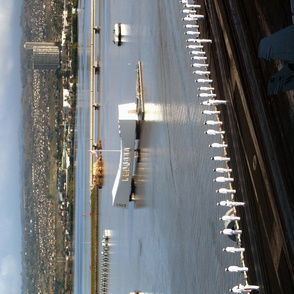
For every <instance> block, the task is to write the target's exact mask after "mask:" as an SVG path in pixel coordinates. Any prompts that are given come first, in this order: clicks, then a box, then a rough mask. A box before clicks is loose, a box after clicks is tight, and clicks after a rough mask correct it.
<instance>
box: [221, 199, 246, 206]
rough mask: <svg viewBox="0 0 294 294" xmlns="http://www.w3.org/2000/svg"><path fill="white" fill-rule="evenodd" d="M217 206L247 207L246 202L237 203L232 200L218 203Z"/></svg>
mask: <svg viewBox="0 0 294 294" xmlns="http://www.w3.org/2000/svg"><path fill="white" fill-rule="evenodd" d="M216 205H220V206H229V207H236V206H245V202H236V201H230V200H223V201H220V202H218V203H217V204H216Z"/></svg>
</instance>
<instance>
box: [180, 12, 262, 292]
mask: <svg viewBox="0 0 294 294" xmlns="http://www.w3.org/2000/svg"><path fill="white" fill-rule="evenodd" d="M182 12H185V13H190V12H192V11H189V10H184V11H182ZM185 34H186V35H200V33H199V32H192V31H188V32H186V33H185ZM187 42H198V43H200V42H201V41H200V40H199V39H188V40H187ZM202 42H211V40H202ZM187 47H188V46H187ZM190 54H195V55H202V54H205V52H203V51H192V52H190ZM191 59H192V60H206V59H207V58H206V57H204V58H200V57H198V56H194V57H192V58H191ZM206 66H208V64H198V63H194V64H193V65H191V67H206ZM193 73H195V74H198V75H209V74H210V72H209V71H200V70H199V71H194V72H193ZM200 88H201V87H200ZM203 88H205V87H202V89H200V90H204V89H203ZM205 90H206V89H205ZM207 90H213V88H211V87H207ZM198 97H216V95H215V94H210V93H200V94H198ZM201 104H203V105H218V104H226V101H224V100H208V101H204V102H202V103H201ZM203 113H205V112H203ZM207 114H212V113H211V112H209V113H207ZM205 124H211V125H216V124H222V122H218V121H207V122H206V123H205ZM205 133H206V134H209V135H216V134H224V133H225V132H224V131H215V130H208V131H206V132H205ZM209 146H210V147H215V148H219V147H227V146H228V145H226V144H219V143H213V144H211V145H209ZM212 159H213V160H227V159H229V158H223V157H217V156H215V157H214V158H212ZM227 170H230V171H231V169H222V168H217V169H215V171H217V172H227ZM213 181H215V182H232V181H234V179H233V178H225V177H217V178H216V179H214V180H213ZM216 192H217V193H224V194H227V193H232V192H233V193H234V192H235V190H232V189H226V188H221V189H219V190H217V191H216ZM244 204H245V203H244V202H233V201H229V200H227V201H221V202H220V203H218V205H223V206H244ZM220 220H223V221H235V220H240V217H238V216H227V215H224V216H222V217H221V218H220ZM220 233H221V234H225V235H237V234H242V230H232V229H224V230H223V231H221V232H220ZM223 251H227V252H231V253H235V252H244V251H245V249H244V248H234V247H227V248H224V249H223ZM225 270H226V271H229V272H240V271H246V272H247V271H248V267H238V266H230V267H228V268H226V269H225ZM236 287H238V291H239V290H240V289H242V287H240V286H239V285H238V286H236ZM236 287H234V288H233V289H234V290H236V289H235V288H236ZM244 287H245V286H244ZM244 287H243V288H244ZM252 287H253V288H254V289H258V288H259V287H258V286H249V285H247V288H246V289H248V290H249V289H251V288H252ZM256 287H257V288H256ZM253 288H252V289H253ZM244 289H245V288H244ZM230 291H232V289H231V290H230ZM246 291H247V290H246ZM250 291H251V290H250ZM237 293H238V292H237ZM240 293H241V292H240Z"/></svg>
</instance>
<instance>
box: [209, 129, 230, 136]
mask: <svg viewBox="0 0 294 294" xmlns="http://www.w3.org/2000/svg"><path fill="white" fill-rule="evenodd" d="M204 134H207V135H212V136H215V135H224V134H225V131H216V130H207V131H205V132H204Z"/></svg>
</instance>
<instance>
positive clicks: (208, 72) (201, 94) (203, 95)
mask: <svg viewBox="0 0 294 294" xmlns="http://www.w3.org/2000/svg"><path fill="white" fill-rule="evenodd" d="M202 72H203V73H207V74H210V71H202ZM197 96H198V97H202V98H203V97H205V98H206V97H216V94H212V93H200V94H197Z"/></svg>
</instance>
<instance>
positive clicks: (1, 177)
mask: <svg viewBox="0 0 294 294" xmlns="http://www.w3.org/2000/svg"><path fill="white" fill-rule="evenodd" d="M1 7H2V9H1V13H0V21H1V28H0V36H1V43H0V50H1V55H0V58H1V65H2V71H1V73H0V75H1V77H0V106H1V108H0V109H1V112H0V123H1V129H0V134H1V143H2V144H1V145H0V148H1V149H0V156H1V161H0V162H1V170H0V173H1V174H0V181H1V184H0V187H1V193H0V232H1V243H0V293H5V294H9V293H13V294H15V293H20V292H21V283H22V281H21V271H22V263H21V251H22V247H21V246H22V244H21V238H22V227H21V203H22V200H21V197H22V172H23V171H22V166H23V165H22V152H20V151H21V150H22V146H23V137H22V109H21V89H22V87H21V79H20V52H19V49H20V40H21V35H22V30H21V27H20V12H21V7H22V1H21V0H1Z"/></svg>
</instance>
